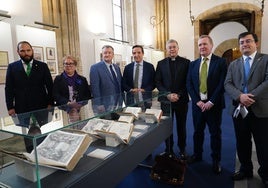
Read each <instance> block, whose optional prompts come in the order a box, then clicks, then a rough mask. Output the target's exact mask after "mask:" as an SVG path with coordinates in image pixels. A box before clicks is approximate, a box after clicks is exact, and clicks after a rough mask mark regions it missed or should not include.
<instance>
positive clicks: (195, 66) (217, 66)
mask: <svg viewBox="0 0 268 188" xmlns="http://www.w3.org/2000/svg"><path fill="white" fill-rule="evenodd" d="M201 61H202V58H198V59H196V60H195V61H193V62H191V63H190V67H189V71H188V76H187V89H188V92H189V94H190V96H191V99H192V104H193V105H196V103H197V102H198V101H200V100H201V98H200V91H199V83H200V80H199V67H200V64H201ZM226 72H227V64H226V61H225V59H223V58H221V57H218V56H216V55H214V54H212V56H211V60H210V65H209V70H208V76H207V95H208V100H209V101H211V102H212V103H213V104H214V107H213V108H219V109H222V108H225V101H224V79H225V76H226Z"/></svg>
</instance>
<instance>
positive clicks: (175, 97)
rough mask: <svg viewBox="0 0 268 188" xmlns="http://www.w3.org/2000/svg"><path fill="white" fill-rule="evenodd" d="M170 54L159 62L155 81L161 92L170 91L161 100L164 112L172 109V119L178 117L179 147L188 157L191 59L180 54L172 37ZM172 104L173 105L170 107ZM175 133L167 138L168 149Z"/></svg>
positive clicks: (168, 50)
mask: <svg viewBox="0 0 268 188" xmlns="http://www.w3.org/2000/svg"><path fill="white" fill-rule="evenodd" d="M166 49H167V53H168V56H169V57H167V58H165V59H163V60H161V61H159V62H158V64H157V68H156V75H155V83H156V87H157V89H158V90H159V91H160V92H170V94H168V95H167V97H166V98H164V99H159V100H160V101H161V108H162V110H163V112H164V113H168V112H169V110H170V109H171V115H172V119H174V115H175V117H176V123H177V124H176V125H177V126H176V128H177V135H178V147H179V150H180V157H181V158H182V159H186V151H185V147H186V118H187V112H188V102H189V97H188V93H187V89H186V78H187V72H188V67H189V63H190V60H188V59H186V58H183V57H180V56H179V55H178V52H179V45H178V42H177V41H176V40H173V39H170V40H168V41H167V43H166ZM170 104H171V107H170ZM173 144H174V141H173V134H172V135H171V137H170V138H169V139H167V140H166V151H170V152H172V153H174V152H173Z"/></svg>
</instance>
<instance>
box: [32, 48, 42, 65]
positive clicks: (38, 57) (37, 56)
mask: <svg viewBox="0 0 268 188" xmlns="http://www.w3.org/2000/svg"><path fill="white" fill-rule="evenodd" d="M33 52H34V59H36V60H38V61H44V52H43V47H41V46H33Z"/></svg>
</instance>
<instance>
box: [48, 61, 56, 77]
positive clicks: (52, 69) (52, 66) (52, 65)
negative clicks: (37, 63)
mask: <svg viewBox="0 0 268 188" xmlns="http://www.w3.org/2000/svg"><path fill="white" fill-rule="evenodd" d="M47 66H48V69H49V70H50V73H51V74H56V73H57V70H56V62H55V61H48V62H47Z"/></svg>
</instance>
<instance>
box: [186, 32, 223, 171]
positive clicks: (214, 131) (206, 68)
mask: <svg viewBox="0 0 268 188" xmlns="http://www.w3.org/2000/svg"><path fill="white" fill-rule="evenodd" d="M198 48H199V53H200V55H201V57H200V58H198V59H196V60H195V61H193V62H191V63H190V67H189V72H188V77H187V89H188V92H189V94H190V97H191V99H192V114H193V124H194V135H193V139H194V154H193V155H192V156H191V158H190V159H189V162H190V163H191V162H197V161H201V160H202V152H203V143H204V130H205V127H206V124H207V125H208V129H209V133H210V143H211V144H210V145H211V150H212V152H211V157H212V160H213V164H212V169H213V172H214V173H216V174H219V173H220V172H221V166H220V160H221V122H222V110H223V108H225V102H224V85H223V84H224V79H225V76H226V72H227V64H226V61H225V59H223V58H220V57H218V56H216V55H214V54H212V48H213V41H212V39H211V37H210V36H208V35H202V36H200V38H199V39H198Z"/></svg>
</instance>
